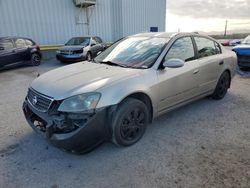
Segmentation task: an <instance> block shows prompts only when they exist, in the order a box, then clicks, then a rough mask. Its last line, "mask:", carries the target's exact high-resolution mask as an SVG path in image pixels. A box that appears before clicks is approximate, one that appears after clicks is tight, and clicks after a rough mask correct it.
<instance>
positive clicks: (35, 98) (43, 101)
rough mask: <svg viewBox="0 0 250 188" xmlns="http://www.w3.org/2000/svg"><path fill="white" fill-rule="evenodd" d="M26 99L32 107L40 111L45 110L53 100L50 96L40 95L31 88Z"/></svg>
mask: <svg viewBox="0 0 250 188" xmlns="http://www.w3.org/2000/svg"><path fill="white" fill-rule="evenodd" d="M27 99H28V101H29V103H30V104H31V105H32V106H33V107H34V108H36V109H37V110H39V111H41V112H47V111H48V110H49V107H50V106H51V104H52V102H53V99H52V98H50V97H48V96H45V95H42V94H40V93H38V92H36V91H34V90H32V89H29V91H28V95H27Z"/></svg>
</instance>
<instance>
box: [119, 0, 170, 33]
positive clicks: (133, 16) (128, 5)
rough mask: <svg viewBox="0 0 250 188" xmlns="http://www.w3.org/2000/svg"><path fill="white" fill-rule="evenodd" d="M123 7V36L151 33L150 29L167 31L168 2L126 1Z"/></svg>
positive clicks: (148, 0)
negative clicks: (156, 28)
mask: <svg viewBox="0 0 250 188" xmlns="http://www.w3.org/2000/svg"><path fill="white" fill-rule="evenodd" d="M122 6H123V36H127V35H131V34H134V33H139V32H149V31H150V27H158V29H159V31H165V19H166V17H165V16H166V0H153V1H152V0H136V1H135V0H125V1H122Z"/></svg>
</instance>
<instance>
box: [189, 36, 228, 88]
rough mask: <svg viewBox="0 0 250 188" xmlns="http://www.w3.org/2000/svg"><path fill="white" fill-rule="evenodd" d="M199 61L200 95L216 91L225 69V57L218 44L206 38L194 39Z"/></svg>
mask: <svg viewBox="0 0 250 188" xmlns="http://www.w3.org/2000/svg"><path fill="white" fill-rule="evenodd" d="M194 41H195V44H196V49H197V57H198V59H199V72H200V74H199V75H200V78H199V93H206V92H208V91H211V90H214V88H215V86H216V83H217V80H218V76H219V74H220V73H221V70H222V68H223V66H222V65H223V63H224V62H223V56H222V54H221V49H220V46H219V44H218V43H217V42H215V41H213V40H211V39H209V38H206V37H194Z"/></svg>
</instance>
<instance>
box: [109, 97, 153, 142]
mask: <svg viewBox="0 0 250 188" xmlns="http://www.w3.org/2000/svg"><path fill="white" fill-rule="evenodd" d="M148 122H149V111H148V108H147V106H146V105H145V104H144V103H143V102H142V101H140V100H137V99H133V98H128V99H126V100H125V101H123V102H122V104H121V105H119V107H118V110H117V112H116V113H115V117H114V120H113V122H112V128H113V138H112V141H113V143H115V144H116V145H119V146H130V145H133V144H134V143H136V142H137V141H138V140H140V139H141V137H142V136H143V134H144V132H145V130H146V127H147V124H148Z"/></svg>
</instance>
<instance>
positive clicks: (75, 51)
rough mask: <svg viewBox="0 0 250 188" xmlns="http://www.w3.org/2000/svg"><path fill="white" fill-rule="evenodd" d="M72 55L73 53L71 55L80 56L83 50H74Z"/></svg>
mask: <svg viewBox="0 0 250 188" xmlns="http://www.w3.org/2000/svg"><path fill="white" fill-rule="evenodd" d="M72 53H73V54H81V53H83V49H80V50H74V51H73V52H72Z"/></svg>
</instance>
